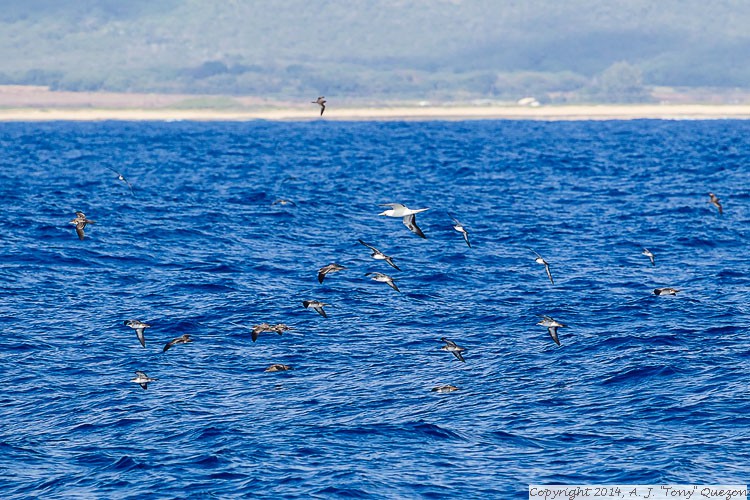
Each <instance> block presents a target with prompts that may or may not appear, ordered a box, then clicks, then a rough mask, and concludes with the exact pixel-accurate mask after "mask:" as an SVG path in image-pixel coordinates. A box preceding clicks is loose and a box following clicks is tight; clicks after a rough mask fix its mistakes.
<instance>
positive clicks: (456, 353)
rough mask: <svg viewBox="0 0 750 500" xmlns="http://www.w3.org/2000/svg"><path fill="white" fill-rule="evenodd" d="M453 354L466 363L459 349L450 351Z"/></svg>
mask: <svg viewBox="0 0 750 500" xmlns="http://www.w3.org/2000/svg"><path fill="white" fill-rule="evenodd" d="M452 352H453V355H454V356H455V357H456V358H457V359H458V360H459V361H463V362H464V363H466V360H465V359H464V357H463V355H462V354H461V351H452Z"/></svg>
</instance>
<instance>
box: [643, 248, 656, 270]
mask: <svg viewBox="0 0 750 500" xmlns="http://www.w3.org/2000/svg"><path fill="white" fill-rule="evenodd" d="M641 253H642V254H643V255H645V256H646V257H648V258H649V260H650V261H651V265H652V266H655V265H656V263H655V262H654V254H652V253H651V250H649V249H648V248H644V249H643V252H641Z"/></svg>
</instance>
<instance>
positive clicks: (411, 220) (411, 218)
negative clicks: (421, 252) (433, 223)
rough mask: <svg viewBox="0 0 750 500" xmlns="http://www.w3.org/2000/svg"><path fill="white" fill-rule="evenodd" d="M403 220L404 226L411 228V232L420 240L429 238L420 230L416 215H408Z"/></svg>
mask: <svg viewBox="0 0 750 500" xmlns="http://www.w3.org/2000/svg"><path fill="white" fill-rule="evenodd" d="M402 220H403V222H404V225H405V226H406V227H407V228H409V231H411V232H412V233H414V234H416V235H417V236H419V237H420V238H424V239H427V236H425V235H424V233H423V232H422V230H421V229H419V226H417V217H416V216H415V215H414V214H411V215H406V216H404V218H403V219H402Z"/></svg>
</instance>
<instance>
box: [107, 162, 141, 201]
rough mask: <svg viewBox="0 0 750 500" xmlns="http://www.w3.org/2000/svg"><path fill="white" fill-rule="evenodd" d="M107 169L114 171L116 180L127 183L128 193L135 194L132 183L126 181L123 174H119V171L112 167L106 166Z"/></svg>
mask: <svg viewBox="0 0 750 500" xmlns="http://www.w3.org/2000/svg"><path fill="white" fill-rule="evenodd" d="M107 169H109V170H111V171H112V172H114V173H115V175H117V180H118V181H122V182H124V183H125V184H127V185H128V188H130V194H131V195H133V196H135V193H134V192H133V185H132V184H131V183H130V181H128V180H127V179H126V178H125V176H124V175H122V174H121V173H120V172H118V171H117V170H115V169H114V168H110V167H107Z"/></svg>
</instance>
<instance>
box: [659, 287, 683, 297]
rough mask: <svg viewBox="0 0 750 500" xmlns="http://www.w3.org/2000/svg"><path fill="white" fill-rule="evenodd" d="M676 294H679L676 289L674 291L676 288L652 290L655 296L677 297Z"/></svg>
mask: <svg viewBox="0 0 750 500" xmlns="http://www.w3.org/2000/svg"><path fill="white" fill-rule="evenodd" d="M677 292H679V290H678V289H676V288H670V287H667V288H657V289H656V290H654V293H655V294H656V295H677Z"/></svg>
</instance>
